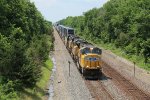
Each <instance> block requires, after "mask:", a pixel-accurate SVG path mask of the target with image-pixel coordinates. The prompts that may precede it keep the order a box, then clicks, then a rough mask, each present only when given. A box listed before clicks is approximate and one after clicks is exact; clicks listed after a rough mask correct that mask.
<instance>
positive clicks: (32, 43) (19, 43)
mask: <svg viewBox="0 0 150 100" xmlns="http://www.w3.org/2000/svg"><path fill="white" fill-rule="evenodd" d="M52 31H53V29H52V23H51V22H48V21H46V20H45V19H44V18H43V16H42V15H41V13H40V12H39V11H38V10H37V8H36V7H35V5H34V3H31V2H30V0H0V99H4V98H5V97H4V96H5V95H8V94H9V93H13V91H15V90H20V89H22V88H24V87H34V86H35V84H36V82H37V81H38V80H39V79H40V77H41V67H42V65H43V63H44V62H45V61H46V60H47V59H48V56H49V51H50V49H52V46H53V43H52V42H53V37H52ZM7 83H8V84H7ZM5 99H7V98H5Z"/></svg>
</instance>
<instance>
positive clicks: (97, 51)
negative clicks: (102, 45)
mask: <svg viewBox="0 0 150 100" xmlns="http://www.w3.org/2000/svg"><path fill="white" fill-rule="evenodd" d="M92 53H95V54H102V50H101V49H99V48H93V50H92Z"/></svg>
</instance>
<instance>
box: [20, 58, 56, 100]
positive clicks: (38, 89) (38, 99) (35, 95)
mask: <svg viewBox="0 0 150 100" xmlns="http://www.w3.org/2000/svg"><path fill="white" fill-rule="evenodd" d="M52 67H53V63H52V61H51V60H50V59H49V60H47V61H46V62H45V65H44V66H43V67H42V77H41V79H40V81H39V82H37V84H36V86H35V87H34V88H33V89H25V90H24V91H23V92H21V95H20V99H24V100H43V99H45V98H46V97H45V91H46V89H47V88H48V83H49V79H50V75H51V72H52Z"/></svg>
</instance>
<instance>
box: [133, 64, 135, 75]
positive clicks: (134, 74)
mask: <svg viewBox="0 0 150 100" xmlns="http://www.w3.org/2000/svg"><path fill="white" fill-rule="evenodd" d="M133 64H134V77H135V62H133Z"/></svg>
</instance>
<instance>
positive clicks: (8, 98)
mask: <svg viewBox="0 0 150 100" xmlns="http://www.w3.org/2000/svg"><path fill="white" fill-rule="evenodd" d="M17 85H18V84H16V82H13V81H8V82H7V83H5V84H4V83H1V85H0V100H19V97H18V95H17V92H16V91H15V90H14V88H16V87H17Z"/></svg>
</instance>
